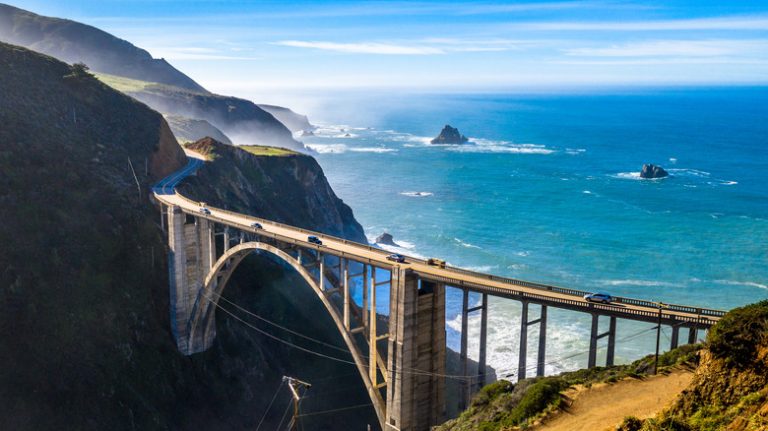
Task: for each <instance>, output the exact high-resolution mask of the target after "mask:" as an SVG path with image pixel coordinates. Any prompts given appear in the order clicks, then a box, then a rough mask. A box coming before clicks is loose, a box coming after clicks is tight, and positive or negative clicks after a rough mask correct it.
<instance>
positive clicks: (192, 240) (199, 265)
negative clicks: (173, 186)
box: [168, 206, 215, 355]
mask: <svg viewBox="0 0 768 431" xmlns="http://www.w3.org/2000/svg"><path fill="white" fill-rule="evenodd" d="M186 220H187V215H186V214H184V213H183V212H182V211H181V209H180V208H179V207H177V206H172V207H168V245H169V248H170V250H169V253H168V260H169V262H168V263H169V264H168V271H169V279H170V281H171V289H170V294H171V295H170V296H171V297H170V308H171V330H172V332H173V336H174V337H175V339H176V346H177V347H178V349H179V351H180V352H182V353H183V354H185V355H190V354H192V353H195V351H194V349H193V346H192V345H191V344H190V341H189V328H188V323H189V321H190V318H191V316H192V311H193V308H194V305H195V301H196V300H197V298H198V294H199V292H200V290H201V289H202V288H203V286H204V283H205V277H206V276H207V275H208V272H209V271H210V269H211V267H212V265H213V262H214V261H215V255H214V253H215V246H214V240H213V231H212V227H213V226H212V224H211V223H210V222H209V221H208V220H206V219H204V218H195V222H194V224H187V223H186Z"/></svg>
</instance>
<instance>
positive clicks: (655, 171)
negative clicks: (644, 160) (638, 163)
mask: <svg viewBox="0 0 768 431" xmlns="http://www.w3.org/2000/svg"><path fill="white" fill-rule="evenodd" d="M668 175H669V173H668V172H667V171H665V170H664V168H662V167H661V166H656V165H652V164H645V165H643V170H642V171H640V178H664V177H666V176H668Z"/></svg>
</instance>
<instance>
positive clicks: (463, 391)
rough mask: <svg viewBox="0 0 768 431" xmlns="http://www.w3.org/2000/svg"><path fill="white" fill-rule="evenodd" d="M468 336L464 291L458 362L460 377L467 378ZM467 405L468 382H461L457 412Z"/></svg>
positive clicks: (467, 293)
mask: <svg viewBox="0 0 768 431" xmlns="http://www.w3.org/2000/svg"><path fill="white" fill-rule="evenodd" d="M468 335H469V291H468V290H467V289H464V291H463V292H462V300H461V347H460V353H459V362H461V364H460V365H461V375H462V376H465V377H466V376H467V375H468V374H469V371H468V370H467V336H468ZM468 403H469V381H466V380H465V381H462V382H461V385H460V389H459V410H465V409H466V408H467V405H468Z"/></svg>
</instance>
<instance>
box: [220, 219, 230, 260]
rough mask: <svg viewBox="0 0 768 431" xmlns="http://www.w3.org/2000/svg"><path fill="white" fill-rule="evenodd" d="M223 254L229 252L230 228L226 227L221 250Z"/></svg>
mask: <svg viewBox="0 0 768 431" xmlns="http://www.w3.org/2000/svg"><path fill="white" fill-rule="evenodd" d="M221 250H222V254H223V253H226V252H227V250H229V226H224V245H223V246H222V248H221Z"/></svg>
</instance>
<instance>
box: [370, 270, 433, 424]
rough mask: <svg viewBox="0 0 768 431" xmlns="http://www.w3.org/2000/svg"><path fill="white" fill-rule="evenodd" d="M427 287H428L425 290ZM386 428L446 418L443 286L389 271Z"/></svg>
mask: <svg viewBox="0 0 768 431" xmlns="http://www.w3.org/2000/svg"><path fill="white" fill-rule="evenodd" d="M425 286H427V288H426V289H425ZM388 343H389V349H388V351H389V354H388V355H387V356H388V357H387V364H388V365H387V368H388V372H389V376H390V377H389V383H388V386H387V420H386V423H384V424H382V427H383V428H384V429H385V430H387V431H396V430H397V431H406V430H407V431H428V430H429V427H430V426H431V425H437V424H439V423H441V422H442V421H443V420H444V419H445V397H444V392H445V378H444V377H443V376H442V375H444V374H445V286H444V285H442V284H439V283H429V282H422V289H421V291H419V288H418V279H417V277H416V275H415V274H414V273H412V272H411V270H409V269H404V268H397V267H396V268H395V269H393V271H392V282H391V289H390V321H389V340H388Z"/></svg>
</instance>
